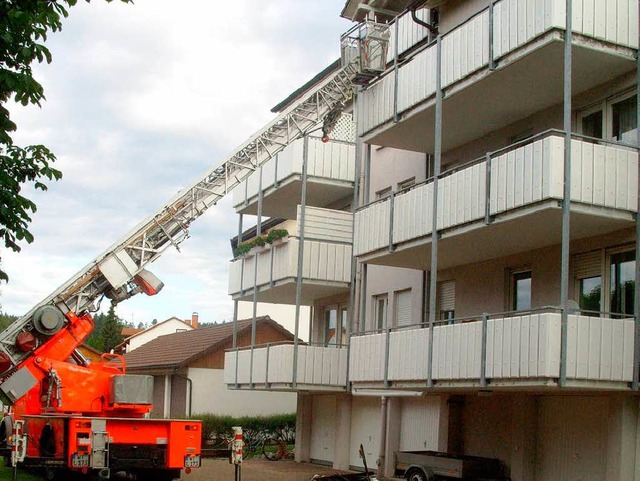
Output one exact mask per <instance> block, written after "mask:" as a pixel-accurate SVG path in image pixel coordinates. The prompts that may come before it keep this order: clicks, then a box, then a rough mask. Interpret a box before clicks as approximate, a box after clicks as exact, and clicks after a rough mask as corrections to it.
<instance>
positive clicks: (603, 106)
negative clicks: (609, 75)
mask: <svg viewBox="0 0 640 481" xmlns="http://www.w3.org/2000/svg"><path fill="white" fill-rule="evenodd" d="M637 129H638V119H637V96H636V94H635V93H633V92H628V93H626V94H620V95H617V96H615V97H612V98H610V99H608V100H605V101H603V102H599V103H598V104H596V105H592V106H591V107H589V108H587V109H585V110H583V111H582V112H580V114H579V115H578V130H579V132H580V133H581V134H583V135H586V136H588V137H595V138H597V139H608V140H615V141H618V142H624V143H628V144H635V143H636V140H637Z"/></svg>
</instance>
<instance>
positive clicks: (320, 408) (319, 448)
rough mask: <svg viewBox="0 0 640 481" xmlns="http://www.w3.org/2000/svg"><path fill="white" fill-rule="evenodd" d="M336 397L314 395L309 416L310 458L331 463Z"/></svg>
mask: <svg viewBox="0 0 640 481" xmlns="http://www.w3.org/2000/svg"><path fill="white" fill-rule="evenodd" d="M335 431H336V397H335V396H314V397H313V411H312V416H311V447H310V450H311V459H312V460H313V461H315V462H318V461H320V462H323V463H331V464H333V456H334V452H333V445H334V443H333V441H334V435H335Z"/></svg>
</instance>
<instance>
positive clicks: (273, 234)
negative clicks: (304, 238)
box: [264, 229, 289, 245]
mask: <svg viewBox="0 0 640 481" xmlns="http://www.w3.org/2000/svg"><path fill="white" fill-rule="evenodd" d="M288 238H289V231H288V230H287V229H273V230H270V231H269V232H268V233H267V235H266V237H265V238H264V240H265V242H266V243H267V244H269V245H274V244H275V245H277V244H278V243H281V242H286V240H287V239H288Z"/></svg>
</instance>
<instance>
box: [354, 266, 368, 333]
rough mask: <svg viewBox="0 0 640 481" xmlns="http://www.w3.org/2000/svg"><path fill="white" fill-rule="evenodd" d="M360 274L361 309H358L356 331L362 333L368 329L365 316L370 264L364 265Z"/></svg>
mask: <svg viewBox="0 0 640 481" xmlns="http://www.w3.org/2000/svg"><path fill="white" fill-rule="evenodd" d="M361 269H362V270H361V274H360V308H359V309H358V320H357V321H358V325H357V326H356V328H355V329H354V331H357V332H360V331H363V330H365V328H366V319H365V315H366V313H367V272H368V271H369V266H368V264H365V263H363V264H362V268H361Z"/></svg>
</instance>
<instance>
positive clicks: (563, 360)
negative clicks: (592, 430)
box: [558, 0, 573, 386]
mask: <svg viewBox="0 0 640 481" xmlns="http://www.w3.org/2000/svg"><path fill="white" fill-rule="evenodd" d="M571 6H572V0H566V8H567V18H566V22H567V27H566V30H565V37H564V180H563V185H564V195H563V200H562V249H561V251H562V252H561V259H560V268H561V271H560V305H561V307H562V316H561V330H560V378H559V379H558V384H559V385H560V386H564V385H565V384H566V382H567V322H568V318H569V312H568V307H569V239H570V234H571V230H570V228H571V91H572V89H571V66H572V65H571V62H572V57H571V43H572V39H573V31H572V23H571V22H572V12H571Z"/></svg>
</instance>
